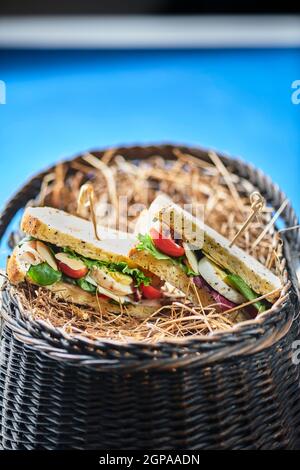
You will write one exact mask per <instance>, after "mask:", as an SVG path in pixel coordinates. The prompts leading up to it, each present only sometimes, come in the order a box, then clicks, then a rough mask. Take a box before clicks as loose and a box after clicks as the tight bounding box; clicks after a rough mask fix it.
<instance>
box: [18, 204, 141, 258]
mask: <svg viewBox="0 0 300 470" xmlns="http://www.w3.org/2000/svg"><path fill="white" fill-rule="evenodd" d="M21 229H22V230H23V232H25V233H26V234H27V235H30V236H32V237H34V238H37V239H39V240H42V241H44V242H48V243H52V244H53V245H56V246H59V247H68V248H70V249H72V250H74V251H76V252H77V253H79V254H80V255H82V256H84V257H86V258H91V259H95V260H103V261H111V262H116V263H117V262H121V261H125V262H126V263H129V265H130V266H132V265H133V263H132V262H131V261H130V260H128V257H127V254H128V252H129V250H130V249H131V247H132V246H133V245H134V238H133V236H130V235H129V234H127V233H124V232H119V231H117V230H112V229H109V228H104V227H98V233H99V237H100V241H99V240H97V239H96V238H95V235H94V231H93V226H92V224H91V222H89V221H87V220H85V219H81V218H79V217H76V216H74V215H71V214H68V213H66V212H63V211H60V210H58V209H53V208H51V207H28V208H27V209H26V210H25V213H24V215H23V218H22V222H21Z"/></svg>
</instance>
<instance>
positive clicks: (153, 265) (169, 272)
mask: <svg viewBox="0 0 300 470" xmlns="http://www.w3.org/2000/svg"><path fill="white" fill-rule="evenodd" d="M129 257H130V259H132V260H133V261H134V262H135V263H136V264H138V266H140V267H142V268H143V269H146V270H148V271H150V272H152V273H153V274H156V276H158V277H159V278H160V279H163V280H164V281H166V282H168V283H169V284H171V285H172V286H174V287H176V288H177V289H179V290H180V291H182V292H183V293H184V294H186V296H187V298H188V299H190V300H191V301H192V302H194V303H195V304H199V303H201V304H202V306H203V307H206V306H208V305H211V304H213V303H215V302H214V300H213V298H212V297H211V296H210V295H209V293H208V292H207V291H206V290H205V289H200V288H198V287H196V285H195V284H194V283H193V280H192V278H190V277H188V276H187V275H186V274H185V272H184V271H183V270H182V269H181V268H180V266H177V265H175V264H173V263H172V261H169V260H158V259H156V258H154V257H153V256H152V255H151V254H150V253H148V252H147V251H138V250H137V249H136V248H133V249H132V250H131V251H130V253H129Z"/></svg>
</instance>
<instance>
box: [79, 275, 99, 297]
mask: <svg viewBox="0 0 300 470" xmlns="http://www.w3.org/2000/svg"><path fill="white" fill-rule="evenodd" d="M76 284H77V285H78V286H79V287H81V289H83V290H85V291H86V292H90V293H91V294H95V293H96V291H97V287H96V286H94V285H93V284H91V283H90V282H88V281H87V280H86V279H85V278H84V277H82V278H81V279H77V280H76Z"/></svg>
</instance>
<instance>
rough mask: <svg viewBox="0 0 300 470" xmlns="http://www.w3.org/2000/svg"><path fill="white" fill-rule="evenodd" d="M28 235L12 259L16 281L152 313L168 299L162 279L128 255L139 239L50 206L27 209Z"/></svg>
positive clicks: (70, 298) (75, 299)
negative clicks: (141, 266)
mask: <svg viewBox="0 0 300 470" xmlns="http://www.w3.org/2000/svg"><path fill="white" fill-rule="evenodd" d="M21 229H22V231H23V232H24V233H25V234H26V237H25V238H24V239H23V240H22V241H21V242H20V243H19V245H18V246H16V247H15V249H14V251H13V253H12V255H11V256H10V257H9V259H8V262H7V275H8V279H9V281H10V282H11V283H12V284H20V283H23V282H25V281H26V282H28V283H31V284H34V285H37V286H41V287H44V288H46V289H48V290H50V291H52V292H53V293H54V294H55V296H56V297H57V298H59V299H61V300H63V301H67V302H72V303H75V304H78V305H84V306H88V307H91V308H94V309H96V310H99V309H100V310H101V311H108V312H112V313H120V312H121V311H125V312H127V313H129V314H132V315H137V316H147V315H148V314H151V313H153V312H154V311H155V310H157V309H158V308H159V307H160V305H161V302H162V300H163V294H162V291H161V285H162V283H161V281H160V279H158V278H157V277H156V276H155V275H153V274H152V273H150V272H146V271H145V270H143V269H142V268H140V267H138V266H137V265H136V263H134V262H133V261H132V260H130V259H129V258H128V256H127V254H128V251H129V250H130V249H131V248H132V246H133V244H134V242H135V239H134V238H133V237H132V236H130V235H129V234H127V233H124V232H119V231H117V230H112V229H108V228H105V227H98V228H97V229H98V235H99V240H98V239H96V238H95V235H94V230H93V224H92V223H91V222H89V221H87V220H84V219H81V218H79V217H76V216H73V215H70V214H67V213H66V212H63V211H60V210H57V209H53V208H50V207H29V208H27V209H26V210H25V212H24V215H23V218H22V221H21Z"/></svg>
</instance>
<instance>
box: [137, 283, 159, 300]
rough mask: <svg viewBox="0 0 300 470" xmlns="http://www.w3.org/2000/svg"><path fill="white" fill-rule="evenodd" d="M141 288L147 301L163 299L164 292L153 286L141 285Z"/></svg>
mask: <svg viewBox="0 0 300 470" xmlns="http://www.w3.org/2000/svg"><path fill="white" fill-rule="evenodd" d="M140 287H141V291H142V294H143V297H145V299H160V298H161V297H162V292H161V291H160V290H159V289H156V288H155V287H153V286H144V284H141V286H140Z"/></svg>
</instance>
